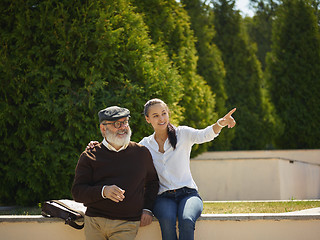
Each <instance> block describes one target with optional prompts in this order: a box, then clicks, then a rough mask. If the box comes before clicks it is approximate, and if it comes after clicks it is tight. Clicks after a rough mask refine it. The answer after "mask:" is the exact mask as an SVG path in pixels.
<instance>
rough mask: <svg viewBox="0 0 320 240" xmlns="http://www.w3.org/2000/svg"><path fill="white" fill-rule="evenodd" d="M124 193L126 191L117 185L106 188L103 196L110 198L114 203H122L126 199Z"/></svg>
mask: <svg viewBox="0 0 320 240" xmlns="http://www.w3.org/2000/svg"><path fill="white" fill-rule="evenodd" d="M124 192H125V191H124V190H122V189H121V188H119V187H118V186H116V185H112V186H105V187H104V189H103V196H105V197H106V198H109V199H110V200H112V201H114V202H121V201H123V199H124V198H125V196H124Z"/></svg>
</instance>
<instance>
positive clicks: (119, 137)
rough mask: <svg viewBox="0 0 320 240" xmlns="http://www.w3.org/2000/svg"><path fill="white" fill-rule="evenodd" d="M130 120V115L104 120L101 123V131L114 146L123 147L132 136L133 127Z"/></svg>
mask: <svg viewBox="0 0 320 240" xmlns="http://www.w3.org/2000/svg"><path fill="white" fill-rule="evenodd" d="M128 121H129V118H128V117H124V118H121V119H118V120H117V121H104V122H103V123H101V124H100V129H101V133H102V135H103V136H104V138H105V139H106V140H107V141H108V142H109V143H110V144H111V145H113V146H116V147H121V146H123V145H125V144H128V143H129V142H130V137H131V129H130V127H129V122H128ZM116 127H118V128H116Z"/></svg>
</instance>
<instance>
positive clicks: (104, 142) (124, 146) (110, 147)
mask: <svg viewBox="0 0 320 240" xmlns="http://www.w3.org/2000/svg"><path fill="white" fill-rule="evenodd" d="M102 144H103V145H104V146H105V147H106V148H108V149H109V150H110V151H114V152H120V151H122V150H125V149H126V148H127V147H128V145H129V144H125V145H123V146H122V147H121V148H120V149H119V150H117V149H115V148H114V147H113V146H112V145H111V144H110V143H108V141H107V140H106V139H105V138H104V139H103V141H102Z"/></svg>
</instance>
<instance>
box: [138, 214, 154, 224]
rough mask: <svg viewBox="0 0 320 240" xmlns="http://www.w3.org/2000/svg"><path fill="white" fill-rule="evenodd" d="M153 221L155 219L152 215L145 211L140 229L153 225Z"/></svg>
mask: <svg viewBox="0 0 320 240" xmlns="http://www.w3.org/2000/svg"><path fill="white" fill-rule="evenodd" d="M152 219H153V215H152V213H151V212H149V211H147V210H143V211H142V215H141V220H140V227H144V226H147V225H149V224H151V223H152Z"/></svg>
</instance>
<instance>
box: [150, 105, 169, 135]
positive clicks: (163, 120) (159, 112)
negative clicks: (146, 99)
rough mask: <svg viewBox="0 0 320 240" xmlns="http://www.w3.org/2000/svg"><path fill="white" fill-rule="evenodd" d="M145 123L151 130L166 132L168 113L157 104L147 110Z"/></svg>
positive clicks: (162, 106)
mask: <svg viewBox="0 0 320 240" xmlns="http://www.w3.org/2000/svg"><path fill="white" fill-rule="evenodd" d="M146 121H147V122H148V123H150V124H151V125H152V127H153V129H154V130H155V131H156V130H166V129H167V126H168V123H169V113H168V109H167V107H166V106H165V105H164V104H162V103H157V104H155V105H152V106H151V107H150V108H149V111H148V116H146Z"/></svg>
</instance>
